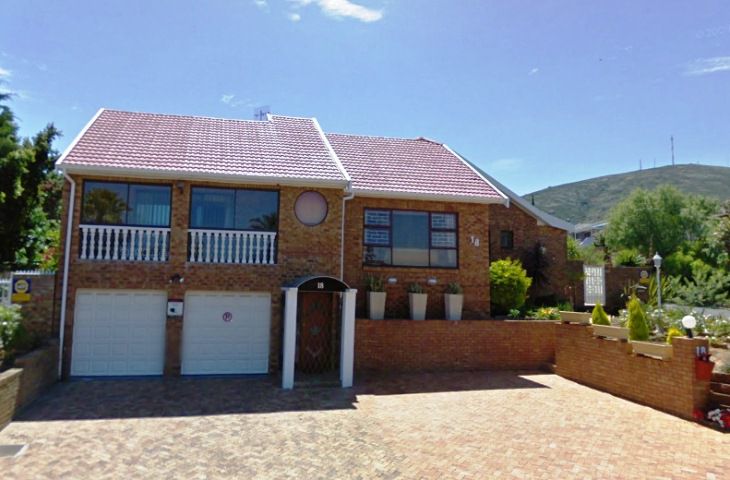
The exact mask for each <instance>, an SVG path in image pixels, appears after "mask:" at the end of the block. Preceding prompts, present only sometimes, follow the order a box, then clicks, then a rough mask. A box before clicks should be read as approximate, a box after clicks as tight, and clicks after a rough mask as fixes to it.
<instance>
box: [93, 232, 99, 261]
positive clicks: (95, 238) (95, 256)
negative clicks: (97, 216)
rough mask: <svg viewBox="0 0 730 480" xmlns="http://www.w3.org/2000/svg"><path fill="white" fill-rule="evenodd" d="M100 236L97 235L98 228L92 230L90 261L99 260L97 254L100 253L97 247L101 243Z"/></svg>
mask: <svg viewBox="0 0 730 480" xmlns="http://www.w3.org/2000/svg"><path fill="white" fill-rule="evenodd" d="M100 235H101V234H100V233H99V227H94V228H93V229H92V233H91V259H92V260H98V259H99V255H100V253H99V252H100V251H101V247H100V245H99V244H100V243H101V237H100Z"/></svg>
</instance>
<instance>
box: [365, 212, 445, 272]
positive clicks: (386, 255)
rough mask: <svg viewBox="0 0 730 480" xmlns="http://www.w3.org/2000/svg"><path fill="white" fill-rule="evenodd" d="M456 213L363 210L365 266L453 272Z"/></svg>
mask: <svg viewBox="0 0 730 480" xmlns="http://www.w3.org/2000/svg"><path fill="white" fill-rule="evenodd" d="M456 230H457V218H456V214H455V213H436V212H420V211H406V210H375V209H366V210H365V228H364V241H363V243H364V247H365V248H364V259H365V260H364V263H366V264H368V265H393V266H400V267H445V268H456V267H457V264H458V258H457V257H458V255H457V248H456V247H457V244H456Z"/></svg>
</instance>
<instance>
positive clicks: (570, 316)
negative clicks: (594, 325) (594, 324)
mask: <svg viewBox="0 0 730 480" xmlns="http://www.w3.org/2000/svg"><path fill="white" fill-rule="evenodd" d="M560 320H561V321H563V322H572V323H584V324H589V323H591V314H590V313H585V312H564V311H562V310H561V311H560Z"/></svg>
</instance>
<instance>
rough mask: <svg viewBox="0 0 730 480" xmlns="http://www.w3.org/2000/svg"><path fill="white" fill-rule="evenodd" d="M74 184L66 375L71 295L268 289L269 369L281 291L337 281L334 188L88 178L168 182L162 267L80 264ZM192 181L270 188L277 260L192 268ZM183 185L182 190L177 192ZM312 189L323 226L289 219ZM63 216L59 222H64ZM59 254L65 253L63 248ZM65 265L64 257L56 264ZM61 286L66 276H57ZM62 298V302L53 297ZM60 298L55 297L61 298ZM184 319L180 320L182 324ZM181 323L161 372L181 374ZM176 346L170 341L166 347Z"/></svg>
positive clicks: (337, 198)
mask: <svg viewBox="0 0 730 480" xmlns="http://www.w3.org/2000/svg"><path fill="white" fill-rule="evenodd" d="M74 179H75V180H76V182H77V186H76V199H75V203H74V212H73V213H74V221H73V225H74V228H73V233H72V243H71V255H70V259H71V265H70V269H69V271H70V275H69V289H68V307H67V311H66V334H65V341H64V345H63V349H64V353H63V359H64V360H63V361H64V374H65V375H68V372H69V369H70V358H71V347H72V345H73V311H74V300H75V298H76V292H77V291H78V290H79V289H82V288H88V289H91V288H100V289H105V288H114V289H154V290H165V291H167V293H168V298H184V297H185V292H186V291H188V290H190V291H193V290H209V291H210V290H215V291H258V292H270V293H271V299H272V310H271V349H270V352H271V353H270V362H269V363H270V364H269V370H270V371H275V370H276V369H277V368H278V363H279V352H280V349H281V347H280V343H281V325H282V322H281V310H282V307H281V286H282V285H283V284H285V283H286V282H288V281H290V280H293V279H294V278H297V277H299V276H302V275H308V274H322V275H333V276H337V277H339V270H340V256H339V251H340V226H341V221H342V217H341V215H342V191H341V190H337V189H319V188H318V189H312V188H305V187H302V188H298V187H297V188H295V187H287V186H268V187H262V186H260V185H259V186H256V185H240V184H236V185H225V184H219V183H205V182H194V183H192V182H188V181H179V182H178V181H175V182H170V181H167V182H165V181H155V182H145V181H143V180H139V179H135V178H130V179H117V178H101V177H94V178H93V180H113V181H130V182H134V183H157V184H160V183H167V184H170V185H172V221H171V237H170V260H169V261H168V262H162V263H152V262H119V261H98V260H80V259H79V237H80V235H79V229H78V225H79V219H80V212H81V195H82V191H83V178H81V177H78V176H76V177H74ZM191 184H192V185H195V186H213V187H235V188H268V189H272V188H275V189H277V190H279V233H278V238H277V241H278V252H277V253H278V258H277V264H276V265H223V264H197V263H189V262H187V248H188V245H187V243H188V242H187V231H188V225H189V222H188V217H189V204H190V191H191ZM178 185H181V186H182V189H180V188H178ZM69 190H70V187H69V184H68V182H66V185H65V189H64V208H68V195H69ZM307 190H317V191H319V192H320V193H322V195H324V197H325V198H326V199H327V202H328V205H329V211H328V214H327V218H326V219H325V220H324V222H322V223H321V224H320V225H317V226H315V227H307V226H304V225H302V224H301V223H299V221H298V220H297V219H296V217H295V215H294V202H295V200H296V198H297V197H298V196H299V194H301V193H302V192H304V191H307ZM65 215H66V213H65V211H64V217H63V218H65ZM62 224H63V227H62V232H61V233H62V236H61V239H62V242H63V241H64V240H65V232H64V231H63V229H65V224H66V222H65V221H64V222H62ZM61 251H62V252H63V246H62V249H61ZM59 263H60V265H61V268H62V267H63V259H61V261H60V262H59ZM176 273H177V274H179V275H181V276H182V277H184V278H185V281H184V283H182V284H171V283H170V281H169V279H170V277H171V276H173V275H174V274H176ZM58 278H59V287H58V291H60V290H61V288H60V281H61V279H62V278H63V272H62V271H59V273H58ZM58 298H59V299H60V297H58ZM59 301H60V300H59ZM183 322H184V319H183ZM183 322H181V321H179V319H175V318H173V317H170V318H169V319H168V328H167V332H168V334H167V338H168V345H167V348H166V366H165V371H166V372H167V373H168V374H175V373H179V369H180V357H179V354H180V349H179V342H180V338H181V329H182V324H183ZM172 342H174V343H175V344H170V343H172Z"/></svg>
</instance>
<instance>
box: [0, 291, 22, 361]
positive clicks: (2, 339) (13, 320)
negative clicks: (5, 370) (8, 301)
mask: <svg viewBox="0 0 730 480" xmlns="http://www.w3.org/2000/svg"><path fill="white" fill-rule="evenodd" d="M20 318H21V317H20V308H19V307H18V306H17V305H12V306H10V307H6V306H5V305H0V365H2V364H10V363H12V361H13V359H14V357H15V344H16V342H17V341H18V339H19V337H20V335H21V334H22V328H23V326H22V324H21V323H20Z"/></svg>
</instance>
